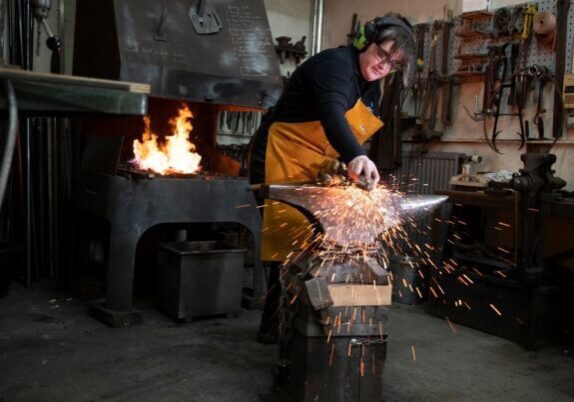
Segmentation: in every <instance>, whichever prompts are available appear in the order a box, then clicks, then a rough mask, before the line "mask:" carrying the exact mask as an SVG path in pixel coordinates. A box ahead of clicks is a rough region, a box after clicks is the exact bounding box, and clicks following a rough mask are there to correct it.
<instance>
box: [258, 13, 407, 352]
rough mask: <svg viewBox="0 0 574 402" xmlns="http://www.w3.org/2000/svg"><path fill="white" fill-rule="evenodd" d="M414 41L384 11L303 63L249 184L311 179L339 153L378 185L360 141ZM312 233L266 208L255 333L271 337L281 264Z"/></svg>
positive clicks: (287, 213) (277, 209)
mask: <svg viewBox="0 0 574 402" xmlns="http://www.w3.org/2000/svg"><path fill="white" fill-rule="evenodd" d="M414 42H415V40H414V36H413V33H412V26H411V25H410V23H409V22H408V21H407V20H406V19H405V18H403V17H401V16H400V15H398V14H387V15H385V16H384V17H379V18H376V19H375V20H373V21H370V22H368V23H366V24H365V26H364V27H362V29H361V30H360V32H359V34H358V36H357V38H356V39H355V41H354V42H353V45H351V46H347V47H342V48H337V49H328V50H325V51H322V52H320V53H318V54H316V55H314V56H313V57H311V58H309V59H308V60H307V61H305V62H304V63H303V64H302V65H301V66H300V67H299V68H297V70H295V72H294V73H293V75H292V76H291V78H290V80H289V83H288V84H287V86H286V88H285V90H284V92H283V94H282V96H281V98H280V99H279V101H278V102H277V104H276V105H275V107H274V108H273V109H271V110H270V111H269V113H268V114H267V115H266V116H265V118H264V122H263V124H262V126H261V127H260V129H259V130H258V131H257V133H256V134H255V136H254V138H253V141H252V144H251V148H250V166H249V168H250V181H251V183H288V182H301V181H313V180H315V179H316V178H317V175H318V173H319V170H320V168H321V166H323V165H324V164H325V163H326V162H328V161H329V160H332V159H340V160H341V161H343V162H345V163H347V165H348V173H349V176H350V178H351V179H352V180H354V181H357V180H358V179H359V177H361V176H363V177H364V178H365V179H366V180H367V181H368V182H370V184H371V186H372V187H374V186H376V184H377V183H378V181H379V179H380V178H379V173H378V170H377V167H376V166H375V164H374V163H373V162H372V161H371V160H370V159H369V158H368V157H367V156H366V155H365V151H364V150H363V148H362V146H361V144H363V143H364V142H365V141H366V140H367V139H368V138H369V137H370V136H371V135H373V134H374V133H375V132H377V131H378V130H379V129H380V128H381V127H382V126H383V122H381V120H380V119H379V118H378V116H377V114H376V113H377V110H378V107H377V106H378V103H379V100H380V96H381V92H380V82H379V81H380V80H381V79H382V78H384V77H386V76H387V75H389V74H391V73H393V72H395V71H398V70H400V69H402V70H405V71H404V75H403V76H404V77H405V79H406V77H408V70H410V67H411V65H412V62H413V52H414V47H415V44H414ZM310 232H311V229H310V228H309V222H308V221H307V220H306V219H305V217H304V216H303V214H301V213H300V212H299V211H297V210H296V209H294V208H292V207H290V206H288V205H285V204H282V203H276V202H267V203H266V207H265V208H263V231H262V244H261V249H262V251H261V259H262V260H263V261H266V262H271V263H268V264H267V265H268V266H269V267H270V277H269V282H270V283H269V288H268V290H269V292H268V295H267V301H266V306H265V311H264V313H263V320H262V327H261V330H260V337H259V339H260V340H261V341H263V342H266V341H267V342H269V341H273V340H274V338H276V333H277V322H276V319H274V317H276V315H277V306H278V299H279V286H278V275H279V274H278V271H279V269H278V267H279V264H280V262H281V261H285V260H286V259H287V258H288V257H289V255H290V254H291V253H292V252H293V251H294V250H296V249H300V248H302V247H305V245H306V241H307V240H309V239H310V237H311V233H310Z"/></svg>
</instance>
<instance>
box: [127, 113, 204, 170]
mask: <svg viewBox="0 0 574 402" xmlns="http://www.w3.org/2000/svg"><path fill="white" fill-rule="evenodd" d="M192 118H193V114H192V112H191V110H189V108H188V107H187V106H185V105H184V106H182V107H181V108H180V109H179V111H178V115H177V116H176V117H174V118H173V119H171V120H170V121H169V125H170V126H171V128H172V129H171V132H172V133H173V134H172V135H169V136H167V137H166V138H165V140H163V141H158V137H159V136H158V135H157V134H154V133H153V132H152V131H151V124H150V118H149V116H145V117H144V123H145V131H144V132H143V134H142V139H141V140H138V139H136V140H134V142H133V150H134V159H133V160H131V161H130V163H131V164H132V165H134V166H135V167H136V168H138V169H141V170H150V171H153V172H156V173H159V174H162V175H168V174H172V173H199V172H200V170H201V165H200V162H201V155H199V154H198V153H196V152H195V150H196V147H195V144H194V143H193V142H191V141H190V140H189V133H190V132H191V131H192V130H193V126H192V124H191V119H192Z"/></svg>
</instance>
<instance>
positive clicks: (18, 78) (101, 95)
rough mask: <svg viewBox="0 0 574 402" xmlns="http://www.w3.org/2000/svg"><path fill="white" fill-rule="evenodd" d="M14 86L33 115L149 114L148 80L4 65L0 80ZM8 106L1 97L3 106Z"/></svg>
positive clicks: (24, 107)
mask: <svg viewBox="0 0 574 402" xmlns="http://www.w3.org/2000/svg"><path fill="white" fill-rule="evenodd" d="M4 79H6V80H9V81H10V82H11V83H12V86H13V87H14V92H15V93H16V99H17V102H18V110H19V112H20V113H25V114H28V115H33V116H53V115H65V116H69V115H70V114H73V115H76V114H101V113H103V114H114V115H118V114H119V115H140V116H141V115H145V114H146V112H147V102H148V94H149V93H150V90H151V88H150V86H149V85H148V84H140V83H132V82H122V81H113V80H103V79H96V78H87V77H77V76H72V75H60V74H50V73H38V72H33V71H25V70H19V69H17V68H8V67H0V80H4ZM6 107H7V105H6V99H5V97H4V96H2V97H0V110H5V109H6Z"/></svg>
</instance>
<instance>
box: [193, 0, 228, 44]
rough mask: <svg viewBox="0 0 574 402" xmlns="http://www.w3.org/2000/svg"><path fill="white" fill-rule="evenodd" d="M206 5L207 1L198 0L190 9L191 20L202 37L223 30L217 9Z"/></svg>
mask: <svg viewBox="0 0 574 402" xmlns="http://www.w3.org/2000/svg"><path fill="white" fill-rule="evenodd" d="M206 3H207V0H197V1H196V2H195V3H193V5H192V6H191V8H190V9H189V18H190V19H191V23H192V24H193V28H194V29H195V32H196V33H198V34H200V35H207V34H214V33H217V32H219V31H220V30H221V28H223V24H222V23H221V19H220V18H219V15H218V14H217V11H216V10H215V8H213V7H210V6H209V5H207V4H206Z"/></svg>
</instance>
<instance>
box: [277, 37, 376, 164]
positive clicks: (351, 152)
mask: <svg viewBox="0 0 574 402" xmlns="http://www.w3.org/2000/svg"><path fill="white" fill-rule="evenodd" d="M380 95H381V93H380V87H379V82H378V81H374V82H368V81H366V80H365V79H364V78H363V77H362V75H361V72H360V69H359V53H358V51H357V50H356V49H354V48H353V47H350V46H349V47H344V48H337V49H328V50H325V51H323V52H320V53H318V54H316V55H315V56H313V57H311V58H309V59H308V60H307V61H305V62H304V63H303V64H302V65H301V66H300V67H299V68H297V69H296V70H295V72H294V73H293V75H292V76H291V78H290V80H289V83H288V84H287V87H286V88H285V92H284V94H283V96H282V97H281V100H280V101H279V102H278V104H277V106H276V110H275V113H274V116H273V121H281V122H291V123H294V122H305V121H316V120H319V121H321V123H322V125H323V128H324V130H325V134H326V136H327V139H328V140H329V142H330V143H331V145H332V146H333V148H334V149H335V150H336V151H337V152H338V153H339V155H341V159H342V160H343V161H344V162H349V161H350V160H351V159H353V158H354V157H356V156H359V155H363V154H364V153H365V152H364V150H363V148H362V147H361V145H360V144H359V143H358V141H357V140H356V139H355V137H354V135H353V132H352V130H351V128H350V126H349V123H348V122H347V120H346V119H345V112H346V111H347V110H349V109H351V108H352V107H353V106H354V105H355V103H356V102H357V100H358V99H359V98H362V100H363V102H364V103H365V105H367V107H369V108H371V110H373V111H374V112H376V111H377V109H378V108H377V103H378V101H379V98H380Z"/></svg>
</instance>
